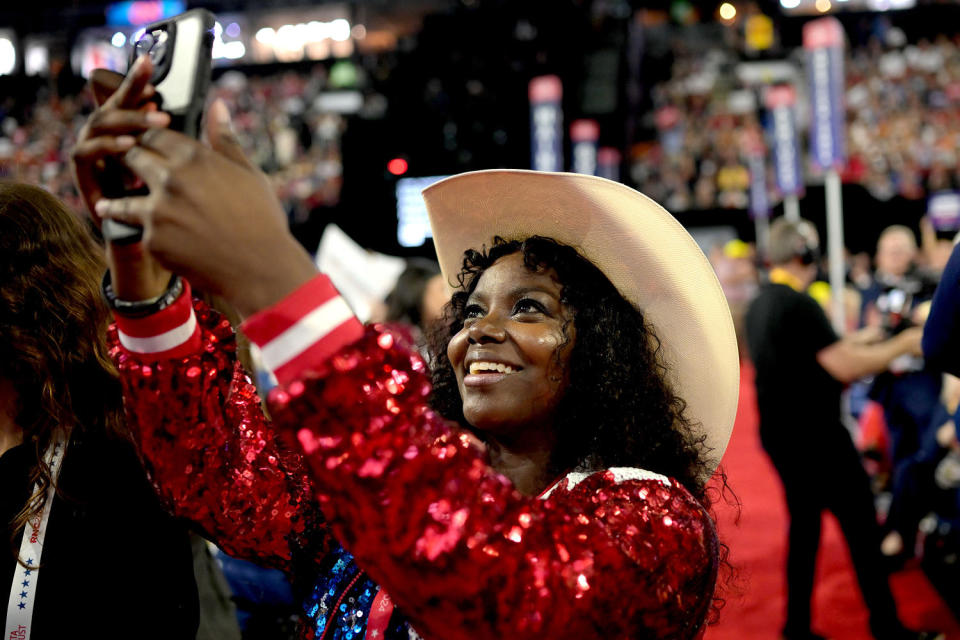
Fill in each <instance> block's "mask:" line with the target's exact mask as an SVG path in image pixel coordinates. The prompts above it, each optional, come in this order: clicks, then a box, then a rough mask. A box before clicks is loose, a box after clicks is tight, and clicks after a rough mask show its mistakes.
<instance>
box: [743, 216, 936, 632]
mask: <svg viewBox="0 0 960 640" xmlns="http://www.w3.org/2000/svg"><path fill="white" fill-rule="evenodd" d="M817 249H818V247H817V243H816V237H815V234H814V233H813V231H812V225H810V224H809V223H807V222H805V221H801V222H799V223H795V222H790V221H788V220H786V219H784V218H779V219H777V220H776V221H775V222H774V223H773V224H772V225H771V228H770V240H769V245H768V257H769V260H770V262H771V264H772V265H773V269H772V270H771V271H770V282H769V283H768V284H765V285H763V286H762V287H761V289H760V292H759V294H758V295H757V297H756V298H755V299H754V301H753V302H752V303H751V305H750V308H749V310H748V311H747V319H746V328H747V340H748V344H749V349H750V355H751V356H752V359H753V362H754V364H755V366H756V387H757V405H758V409H759V414H760V439H761V442H762V443H763V447H764V450H765V451H766V452H767V454H768V455H769V456H770V459H771V461H772V462H773V465H774V467H775V468H776V470H777V472H778V474H779V475H780V478H781V480H782V482H783V487H784V490H785V494H786V501H787V509H788V511H789V514H790V529H789V540H788V556H787V619H786V623H785V626H784V629H783V635H784V637H785V638H787V639H794V638H804V639H811V638H819V637H820V636H818V635H817V634H815V633H813V631H812V630H811V628H810V619H811V615H810V604H811V602H810V601H811V596H812V592H813V578H814V566H815V559H816V553H817V547H818V546H819V540H820V514H821V511H823V510H825V509H826V510H830V511H831V512H832V513H833V514H834V515H835V516H836V517H837V519H838V520H839V522H840V525H841V528H842V530H843V533H844V536H845V538H846V540H847V544H848V546H849V549H850V555H851V559H852V560H853V564H854V568H855V569H856V573H857V579H858V582H859V584H860V589H861V592H862V594H863V597H864V600H865V602H866V604H867V607H868V609H869V610H870V629H871V631H872V633H873V635H874V637H875V638H877V639H878V640H886V639H900V638H920V637H924V636H923V635H922V634H919V633H917V632H912V631H909V630H907V629H905V628H904V627H903V625H902V624H901V623H900V621H899V620H898V618H897V616H896V606H895V604H894V601H893V596H892V595H891V593H890V589H889V586H888V584H887V576H886V574H885V573H884V570H883V569H882V556H881V553H880V529H879V527H878V525H877V520H876V512H875V510H874V503H873V494H872V492H871V488H870V481H869V479H868V478H867V475H866V473H865V472H864V469H863V466H862V465H861V464H860V458H859V455H858V454H857V451H856V449H855V448H854V446H853V443H852V441H851V440H850V437H849V434H848V433H847V430H846V428H845V427H844V425H843V424H842V422H841V421H840V416H839V413H840V392H841V389H842V384H843V383H846V382H850V381H852V380H856V379H857V378H859V377H861V376H863V375H866V374H868V373H875V372H877V371H880V370H883V369H884V368H886V367H887V366H888V364H889V363H890V361H891V360H893V359H894V358H896V357H898V356H900V355H901V354H904V353H909V352H911V351H918V350H919V341H920V330H919V329H917V328H912V329H906V330H904V331H902V332H900V333H899V334H898V335H896V336H894V337H892V338H890V339H888V340H886V341H883V342H879V343H874V344H862V343H859V342H857V341H856V340H855V339H853V338H851V337H847V338H843V339H841V338H838V337H837V335H836V334H835V333H834V331H833V328H832V327H831V326H830V323H829V322H828V320H827V317H826V315H825V314H824V312H823V310H822V309H821V307H820V306H819V305H818V304H817V303H816V302H815V301H814V300H813V299H812V298H811V297H810V296H808V295H807V294H805V293H803V291H804V290H805V289H806V288H807V287H808V286H809V285H810V283H811V282H812V281H813V279H814V277H815V276H816V270H817V267H816V254H817ZM814 460H815V461H816V465H817V468H818V469H820V470H821V471H820V472H811V467H810V465H811V461H814Z"/></svg>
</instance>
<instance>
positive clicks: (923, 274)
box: [710, 221, 960, 574]
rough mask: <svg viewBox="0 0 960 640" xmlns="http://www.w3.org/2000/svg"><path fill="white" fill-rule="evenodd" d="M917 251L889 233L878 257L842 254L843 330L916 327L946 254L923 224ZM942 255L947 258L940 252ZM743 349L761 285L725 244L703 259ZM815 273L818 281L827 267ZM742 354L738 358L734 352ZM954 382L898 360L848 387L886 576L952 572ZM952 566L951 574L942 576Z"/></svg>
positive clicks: (816, 289)
mask: <svg viewBox="0 0 960 640" xmlns="http://www.w3.org/2000/svg"><path fill="white" fill-rule="evenodd" d="M922 236H923V242H922V243H920V244H918V242H917V239H916V236H915V234H914V232H913V231H912V230H911V229H910V228H908V227H905V226H901V225H894V226H892V227H889V228H887V229H885V230H884V232H883V233H882V234H881V236H880V239H879V241H878V244H877V247H876V252H875V253H874V254H873V255H872V256H870V255H867V254H857V255H848V257H847V276H848V277H847V283H846V290H845V291H844V295H845V299H846V302H847V305H846V316H847V325H848V330H849V331H861V332H863V333H864V335H873V337H874V339H880V338H882V337H887V336H890V335H893V334H894V333H897V332H899V331H902V330H903V329H904V328H906V327H909V326H915V325H922V324H923V322H924V320H925V315H926V313H927V312H928V311H929V306H930V300H931V299H932V296H933V293H934V291H935V289H936V286H937V283H938V280H939V276H940V273H941V271H942V270H943V268H944V265H945V262H946V261H945V258H944V256H945V248H946V249H949V247H951V246H952V243H951V242H950V241H949V240H944V239H938V238H937V237H936V235H935V234H933V233H931V232H930V229H929V227H928V226H927V225H926V221H924V229H923V233H922ZM947 253H948V251H947ZM710 259H711V262H712V263H713V264H714V268H715V270H716V272H717V275H718V278H719V279H720V282H721V285H722V287H723V290H724V293H725V294H726V296H727V299H728V301H729V303H730V306H731V311H732V313H733V315H734V320H735V324H736V326H737V331H738V338H739V340H740V342H741V344H743V343H744V339H745V336H744V328H743V315H744V313H745V311H746V308H747V306H748V305H749V303H750V301H751V299H752V298H753V296H754V295H755V294H756V292H757V290H758V287H759V283H760V282H761V281H762V280H763V278H764V269H763V265H762V260H758V256H757V255H756V252H755V248H754V247H753V245H750V244H747V243H745V242H743V241H740V240H732V241H729V242H727V243H726V244H724V245H717V246H715V247H714V248H713V250H712V251H711V252H710ZM820 271H821V273H826V268H825V266H824V267H823V268H821V270H820ZM823 280H825V277H822V278H821V279H820V280H818V281H817V282H814V284H813V285H811V286H810V288H809V289H808V291H807V293H809V294H810V295H811V296H812V297H814V298H815V299H816V300H817V301H818V302H820V303H821V305H822V306H823V308H824V310H825V311H826V312H827V314H828V315H830V312H831V304H830V299H831V292H830V287H829V285H828V284H827V283H826V282H824V281H823ZM743 351H744V350H743V349H742V352H743ZM958 403H960V379H958V378H956V377H954V376H951V375H949V374H941V373H940V372H939V371H936V370H933V369H930V368H928V367H926V366H925V363H924V361H923V359H922V358H918V357H903V358H901V359H898V360H897V361H895V362H894V363H892V364H891V366H890V367H889V370H888V371H886V372H883V373H881V374H878V375H876V376H873V377H870V378H867V379H864V380H861V381H858V382H856V383H854V384H852V385H850V386H849V387H848V389H847V391H846V392H845V414H846V416H845V417H846V420H845V422H846V424H847V425H848V428H849V430H850V432H851V436H852V437H853V439H854V441H855V442H856V443H857V446H858V448H859V450H860V452H861V455H862V458H863V462H864V464H865V465H866V467H867V470H868V472H869V473H870V475H871V478H872V480H873V487H874V490H875V494H876V503H877V507H878V514H879V515H880V517H881V518H882V519H883V520H884V533H885V537H884V540H883V545H882V551H883V553H884V555H885V556H886V557H887V558H888V559H889V561H890V568H892V569H895V568H899V567H902V566H903V565H904V564H905V563H908V562H915V559H920V560H924V561H925V562H927V563H930V564H932V565H934V566H936V567H939V568H942V569H945V570H949V571H951V572H952V573H953V574H955V573H956V562H957V558H958V554H960V442H958V437H957V427H956V425H955V423H954V417H953V416H954V414H955V412H956V411H957V407H958ZM950 567H953V568H952V569H950Z"/></svg>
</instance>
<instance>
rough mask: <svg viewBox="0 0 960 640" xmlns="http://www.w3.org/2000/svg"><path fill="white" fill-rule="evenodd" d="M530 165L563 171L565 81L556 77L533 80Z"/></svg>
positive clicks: (540, 77)
mask: <svg viewBox="0 0 960 640" xmlns="http://www.w3.org/2000/svg"><path fill="white" fill-rule="evenodd" d="M529 96H530V137H531V140H530V166H531V167H532V168H533V169H535V170H536V171H563V110H562V108H561V104H560V103H561V101H562V100H563V84H562V83H561V82H560V78H559V77H557V76H538V77H536V78H534V79H533V80H531V81H530V86H529Z"/></svg>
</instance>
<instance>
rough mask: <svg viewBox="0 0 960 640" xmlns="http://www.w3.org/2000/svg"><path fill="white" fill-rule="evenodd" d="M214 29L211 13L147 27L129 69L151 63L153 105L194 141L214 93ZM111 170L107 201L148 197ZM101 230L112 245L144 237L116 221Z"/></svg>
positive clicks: (117, 168)
mask: <svg viewBox="0 0 960 640" xmlns="http://www.w3.org/2000/svg"><path fill="white" fill-rule="evenodd" d="M213 28H214V18H213V14H212V13H210V12H209V11H206V10H204V9H194V10H192V11H187V12H186V13H183V14H180V15H178V16H175V17H173V18H170V19H169V20H162V21H160V22H155V23H153V24H150V25H147V26H146V27H145V28H144V31H143V35H142V36H140V38H139V39H138V40H137V41H136V42H135V43H134V46H133V51H132V53H131V59H130V63H131V68H132V65H133V63H134V62H135V61H136V60H137V59H138V58H139V57H141V56H148V57H149V58H150V61H151V62H152V63H153V73H152V74H151V77H150V84H151V85H153V87H154V88H155V92H154V94H153V96H152V97H151V101H153V102H155V103H156V105H157V108H158V109H160V110H161V111H163V112H165V113H167V114H169V116H170V125H169V128H171V129H173V130H175V131H180V132H182V133H185V134H187V135H189V136H191V137H193V138H197V137H198V136H199V134H200V119H201V116H202V115H203V106H204V103H205V102H206V97H207V91H208V89H209V87H210V73H211V63H212V57H211V52H212V49H213V39H214V36H213ZM107 165H108V167H107V171H106V172H105V173H104V176H103V184H102V190H103V195H105V196H106V197H108V198H122V197H124V196H126V195H134V194H136V193H146V189H145V188H140V189H135V190H131V189H129V188H128V187H127V186H126V185H125V180H124V175H125V173H127V175H129V174H128V172H126V170H125V169H124V168H123V167H122V166H121V165H120V164H119V162H116V161H112V162H110V161H108V162H107ZM101 229H102V232H103V235H104V237H105V238H106V239H108V240H109V241H110V242H112V243H114V244H129V243H133V242H139V241H140V239H141V237H142V234H143V231H142V229H141V228H139V227H134V226H130V225H126V224H123V223H120V222H117V221H115V220H104V221H103V225H102V227H101Z"/></svg>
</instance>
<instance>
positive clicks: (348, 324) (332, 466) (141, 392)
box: [81, 105, 738, 640]
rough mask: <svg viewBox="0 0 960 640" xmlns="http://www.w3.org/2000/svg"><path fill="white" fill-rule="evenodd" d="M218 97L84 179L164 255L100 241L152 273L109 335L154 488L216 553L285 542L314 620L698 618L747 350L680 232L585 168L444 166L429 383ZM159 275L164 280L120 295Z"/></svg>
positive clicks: (432, 198)
mask: <svg viewBox="0 0 960 640" xmlns="http://www.w3.org/2000/svg"><path fill="white" fill-rule="evenodd" d="M210 120H211V123H212V130H211V132H210V134H211V135H210V138H211V140H212V142H213V146H214V149H208V148H205V147H203V146H201V145H199V144H197V143H195V142H194V141H192V140H189V139H187V138H185V137H184V136H181V135H179V134H176V133H174V132H170V131H166V130H151V131H149V132H147V133H146V134H145V135H144V136H142V138H141V141H140V142H139V143H138V146H136V147H134V148H133V149H131V150H130V152H128V153H126V154H125V156H124V161H125V162H126V164H127V165H128V166H129V167H130V168H131V169H132V170H133V171H135V172H136V173H137V174H139V175H140V176H141V177H142V178H143V179H144V180H145V181H146V182H147V184H148V186H149V188H150V191H151V195H150V196H149V197H148V198H133V199H120V200H114V201H108V200H103V199H101V200H99V202H96V212H97V213H98V214H99V215H100V216H103V217H110V218H114V219H117V220H121V221H124V222H131V223H135V224H142V225H144V226H145V238H147V239H148V240H147V246H146V249H147V250H148V251H149V255H151V256H152V257H153V259H155V260H156V261H157V262H158V263H159V264H161V265H163V267H165V268H167V269H170V270H171V271H173V272H175V273H177V274H179V275H178V276H176V277H174V278H173V279H172V280H171V279H170V276H169V272H164V271H163V270H154V271H151V273H154V274H156V277H155V278H153V279H152V282H151V279H150V278H143V277H140V276H141V275H142V273H138V274H132V273H131V271H136V270H137V269H142V266H143V265H140V266H136V265H128V264H124V263H123V262H122V261H117V260H115V261H114V263H113V264H112V265H111V269H112V272H113V274H114V277H115V278H118V279H122V280H123V281H125V282H139V283H140V285H138V286H136V287H130V288H128V289H127V291H129V292H130V293H129V294H127V295H131V296H136V297H134V298H129V299H128V301H126V302H123V301H120V302H122V304H121V303H119V302H118V303H117V304H116V306H117V309H118V313H117V319H118V330H119V331H118V340H119V344H118V347H117V349H116V352H115V353H116V357H117V360H118V363H119V368H120V370H121V375H122V379H123V382H124V389H125V394H126V402H127V407H128V410H129V411H130V413H131V420H130V422H131V424H134V425H136V427H137V429H138V434H139V443H140V446H141V451H142V453H143V455H144V458H145V460H146V462H147V466H148V470H149V471H150V474H151V477H152V478H153V480H154V484H155V485H156V487H157V489H158V491H159V492H160V494H161V495H162V496H163V497H164V498H165V499H166V502H167V504H168V505H170V507H171V508H172V509H173V510H174V511H175V512H176V513H177V514H179V515H182V516H185V517H188V518H190V519H192V520H194V521H196V522H198V523H199V524H200V525H201V526H202V527H203V528H204V530H205V531H206V532H207V533H208V534H209V535H210V536H211V537H213V538H214V539H215V540H216V541H217V542H218V544H220V545H221V546H222V547H224V548H225V549H227V550H228V551H229V552H231V553H234V554H238V555H246V556H250V557H254V558H258V559H260V560H261V561H262V562H267V563H272V564H275V565H279V566H282V567H284V568H285V569H287V570H288V571H289V572H290V574H291V575H292V577H293V579H294V581H295V585H296V586H297V587H298V589H299V591H300V593H301V594H302V596H303V601H304V611H305V615H306V618H307V625H306V626H307V633H308V634H312V637H319V638H345V639H349V638H363V637H365V638H380V637H387V638H408V637H415V636H417V634H419V635H420V636H422V637H424V638H436V639H443V640H458V639H467V638H471V639H472V638H491V639H493V638H519V637H536V638H571V639H573V638H577V639H580V638H624V639H626V638H693V637H695V636H697V634H698V633H700V632H701V630H702V628H703V624H704V621H705V619H706V617H707V613H708V611H709V609H710V606H711V603H712V597H713V589H714V584H715V580H716V573H717V565H718V541H717V537H716V533H715V531H714V527H713V523H712V521H711V519H710V517H709V516H708V514H707V512H706V510H705V508H704V506H703V504H702V502H705V500H704V496H705V493H704V483H705V482H706V480H707V479H708V477H709V475H710V474H711V472H712V471H713V469H714V468H715V465H716V462H717V461H718V460H719V458H720V456H721V455H722V451H723V448H724V447H725V445H726V441H727V439H728V437H729V432H730V428H731V426H732V419H733V414H734V412H735V409H736V399H737V378H738V376H737V351H736V345H735V339H734V335H733V327H732V323H731V321H730V316H729V311H728V309H727V307H726V304H725V302H724V300H723V296H722V293H721V291H720V288H719V284H718V283H717V281H716V278H715V277H714V276H713V272H712V270H711V268H710V266H709V263H708V262H707V260H706V258H705V257H704V256H703V254H702V253H701V252H700V251H699V249H698V248H697V247H696V245H695V243H694V242H693V240H692V239H691V238H690V237H689V235H687V234H686V232H685V231H683V229H682V228H681V227H680V226H679V225H678V224H677V223H676V222H675V221H674V220H673V219H672V217H670V215H669V214H668V213H667V212H666V211H664V210H663V209H662V208H660V207H658V206H657V205H656V204H654V203H652V202H651V201H649V200H648V199H646V198H645V197H643V196H642V195H640V194H638V193H636V192H635V191H632V190H630V189H628V188H626V187H624V186H622V185H619V184H615V183H611V182H609V181H606V180H602V179H599V178H593V177H588V176H578V175H572V174H543V173H536V172H526V171H488V172H475V173H472V174H464V175H460V176H455V177H453V178H450V179H447V180H445V181H442V182H440V183H437V184H435V185H433V186H432V187H430V188H429V189H427V190H426V192H425V194H424V195H425V199H426V202H427V207H428V211H429V213H430V216H431V222H432V225H433V229H434V237H435V244H436V246H437V248H438V258H439V261H440V264H441V268H442V270H443V273H444V275H445V276H446V278H447V279H448V281H452V280H454V279H458V281H459V289H458V290H457V293H456V294H455V295H454V297H453V300H452V301H451V305H450V307H449V311H448V318H447V319H448V327H447V333H446V335H445V336H438V337H437V345H438V346H439V347H440V348H439V349H437V350H435V351H434V352H433V362H432V365H433V366H432V368H433V370H434V372H435V373H434V380H433V384H431V380H430V377H429V374H428V372H427V366H426V365H425V363H424V362H423V361H422V360H421V359H420V357H419V356H418V355H417V354H416V352H415V351H413V350H412V349H411V348H409V347H407V346H405V345H403V344H401V343H400V341H399V340H398V339H397V338H396V337H395V336H394V335H393V334H391V333H390V332H389V330H388V329H386V328H384V327H382V326H372V327H367V328H365V327H363V326H362V325H361V324H360V323H359V322H358V321H357V320H356V319H355V318H354V317H353V315H352V314H351V313H350V310H349V308H347V307H346V305H345V303H344V302H343V300H342V299H341V298H340V297H339V295H338V293H337V292H336V290H335V289H334V288H333V286H332V285H331V284H330V281H329V280H328V279H327V278H326V277H325V276H323V275H321V274H317V273H316V272H315V269H314V267H313V264H312V261H311V260H310V258H309V256H307V255H306V254H305V252H304V251H303V250H302V248H300V247H299V245H298V244H297V243H296V241H295V240H294V239H293V238H292V236H290V234H289V232H288V231H287V230H286V228H285V226H284V225H283V224H282V222H281V221H282V217H280V216H279V215H278V212H279V206H278V205H277V204H276V201H275V199H274V198H273V196H272V195H271V194H270V193H269V187H267V186H266V184H265V183H264V182H263V181H262V180H261V179H260V177H259V174H258V173H257V172H256V171H255V170H254V169H252V168H251V167H250V166H249V165H248V164H247V163H246V162H245V161H244V160H243V158H242V155H241V154H239V153H238V152H237V147H236V145H235V141H233V140H232V138H231V137H230V134H229V133H228V128H227V126H226V125H227V122H228V120H227V116H226V113H225V110H224V109H223V108H222V105H217V106H215V107H214V108H213V110H212V112H211V118H210ZM108 133H109V132H107V131H104V132H102V133H101V135H108ZM81 161H82V158H81ZM503 238H505V239H503ZM186 281H190V282H193V283H194V284H197V285H198V286H201V287H202V288H203V289H205V290H208V291H211V292H216V293H220V294H222V295H224V296H225V297H226V298H227V299H228V300H230V301H231V302H232V303H233V304H234V305H235V306H237V307H238V309H240V310H241V311H242V312H243V313H244V314H245V315H246V316H247V320H246V321H245V322H244V324H243V330H244V331H245V333H246V334H247V335H248V336H249V337H250V338H251V339H252V340H253V341H254V342H256V343H257V344H259V345H260V347H261V351H262V354H263V358H264V361H265V362H266V363H267V364H268V365H269V366H270V367H271V368H272V369H273V370H274V372H275V373H276V374H277V377H278V379H279V381H280V383H281V386H280V387H279V388H278V389H276V390H275V391H274V392H273V393H272V394H271V397H270V405H271V415H272V416H273V418H274V420H275V422H274V424H272V425H271V424H269V423H267V422H266V421H265V420H264V418H263V417H262V415H261V414H260V413H259V407H258V404H257V403H256V395H255V393H254V392H253V390H252V387H251V386H250V384H249V382H248V381H247V380H246V378H245V377H244V376H243V375H242V374H240V373H239V372H235V371H236V370H235V363H234V359H233V356H232V353H233V349H234V347H233V344H234V342H233V335H232V333H231V330H230V327H229V326H228V325H227V324H225V323H223V322H222V321H221V319H220V318H219V317H218V316H217V315H216V314H214V313H212V312H211V311H210V310H209V309H207V308H206V307H204V306H203V305H202V304H200V303H193V304H191V303H190V299H189V287H188V286H187V285H186ZM168 282H170V283H171V285H172V287H173V293H172V294H170V295H168V296H167V298H166V300H167V304H162V305H159V308H158V305H156V304H153V303H152V302H147V303H144V304H145V305H148V306H149V307H150V309H149V310H150V313H149V314H141V315H140V317H132V316H131V315H129V314H128V315H123V313H122V312H121V311H120V309H122V308H126V309H130V308H131V305H133V306H134V307H135V306H136V304H137V303H136V300H138V299H141V298H142V299H148V298H155V297H157V296H160V298H161V299H162V298H163V296H164V291H165V289H166V288H167V283H168ZM178 288H182V289H183V290H184V292H183V293H181V294H179V295H174V294H175V293H176V292H177V290H178ZM131 300H132V302H131ZM278 438H279V440H280V441H282V442H284V443H285V445H286V446H285V447H284V446H280V445H279V444H278ZM287 447H289V448H291V449H294V450H296V451H297V454H298V455H291V454H290V453H288V452H286V448H287ZM304 470H305V471H304ZM388 594H389V595H388ZM414 629H416V631H414Z"/></svg>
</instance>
